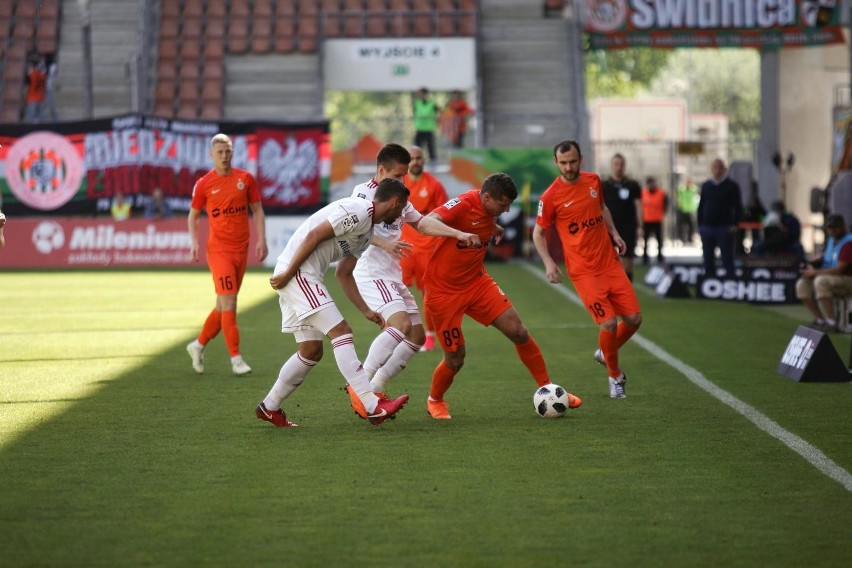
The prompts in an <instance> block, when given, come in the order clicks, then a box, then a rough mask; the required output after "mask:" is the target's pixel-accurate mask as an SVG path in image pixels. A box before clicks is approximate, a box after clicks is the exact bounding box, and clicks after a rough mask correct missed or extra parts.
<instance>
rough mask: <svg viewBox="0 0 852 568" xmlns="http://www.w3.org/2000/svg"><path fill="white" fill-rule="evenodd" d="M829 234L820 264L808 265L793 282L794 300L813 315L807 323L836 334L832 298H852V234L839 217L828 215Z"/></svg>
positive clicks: (826, 224) (836, 328) (827, 226)
mask: <svg viewBox="0 0 852 568" xmlns="http://www.w3.org/2000/svg"><path fill="white" fill-rule="evenodd" d="M825 228H826V232H827V233H828V235H829V238H828V242H826V244H825V254H823V257H822V260H821V261H820V262H815V263H813V264H808V265H807V266H806V267H805V268H804V270H802V276H801V278H799V279H798V280H797V281H796V297H797V298H798V299H800V300H801V301H802V303H803V304H804V305H805V307H807V308H808V310H810V312H811V314H813V316H814V321H813V323H812V324H811V325H812V326H813V327H815V328H817V329H821V330H824V331H838V327H837V319H836V316H835V313H834V298H837V297H843V296H852V234H850V233H849V232H848V231H847V229H846V221H844V219H843V216H841V215H829V216H828V218H827V219H826V222H825Z"/></svg>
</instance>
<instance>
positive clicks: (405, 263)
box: [400, 146, 447, 351]
mask: <svg viewBox="0 0 852 568" xmlns="http://www.w3.org/2000/svg"><path fill="white" fill-rule="evenodd" d="M408 152H409V153H410V154H411V163H410V164H409V165H408V174H406V176H405V178H404V183H405V186H406V187H407V188H408V189H409V190H410V191H411V197H409V198H408V202H409V203H411V205H412V206H413V207H414V208H415V209H417V211H419V212H420V214H421V215H428V214H429V213H430V212H432V210H434V209H437V208H438V207H440V206H441V205H443V204H444V203H446V202H447V191H446V190H445V189H444V185H443V184H442V183H441V182H440V180H438V178H436V177H435V176H433V175H432V174H430V173H429V172H427V171H425V170H424V169H423V164H424V163H425V161H426V158H425V156H424V155H423V149H422V148H420V147H419V146H411V147H410V148H409V149H408ZM402 240H403V241H404V242H406V243H410V244H411V245H412V248H411V252H409V253H408V255H407V256H402V257H401V259H400V264H401V265H402V283H403V284H405V285H406V286H408V287H411V286H412V285H416V286H417V289H418V290H420V292H421V294H422V296H423V297H424V298H425V297H426V284H425V276H426V264H427V263H428V262H429V257H430V256H432V251H433V250H434V248H435V244H436V242H437V240H438V239H437V238H436V237H430V236H428V235H424V234H423V233H420V232H419V231H417V230H415V229H414V227H412V226H411V225H409V224H408V223H403V225H402ZM423 326H424V327H425V328H426V342H425V343H424V344H423V347H422V348H421V349H420V350H421V351H432V350H433V349H435V326H434V325H433V324H432V315H431V314H430V313H429V310H428V308H427V307H426V304H425V302H424V304H423Z"/></svg>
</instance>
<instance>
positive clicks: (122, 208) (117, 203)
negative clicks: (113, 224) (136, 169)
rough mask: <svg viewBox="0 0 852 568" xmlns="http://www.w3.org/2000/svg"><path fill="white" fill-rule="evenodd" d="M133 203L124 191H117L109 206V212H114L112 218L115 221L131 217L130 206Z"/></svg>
mask: <svg viewBox="0 0 852 568" xmlns="http://www.w3.org/2000/svg"><path fill="white" fill-rule="evenodd" d="M131 207H132V204H131V203H130V200H129V199H126V198H125V197H124V193H122V192H121V191H116V192H115V197H114V198H113V199H112V206H111V207H110V208H109V212H110V213H111V214H112V218H113V220H115V221H126V220H127V219H130V208H131Z"/></svg>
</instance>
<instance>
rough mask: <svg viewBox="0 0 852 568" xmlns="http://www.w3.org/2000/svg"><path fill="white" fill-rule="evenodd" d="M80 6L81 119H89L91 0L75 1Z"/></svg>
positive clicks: (91, 105) (91, 113)
mask: <svg viewBox="0 0 852 568" xmlns="http://www.w3.org/2000/svg"><path fill="white" fill-rule="evenodd" d="M77 4H78V5H79V6H80V22H81V23H80V30H81V32H82V39H83V118H86V119H91V118H92V116H93V114H94V112H93V110H94V104H93V102H92V97H93V86H92V13H91V10H90V5H91V0H77Z"/></svg>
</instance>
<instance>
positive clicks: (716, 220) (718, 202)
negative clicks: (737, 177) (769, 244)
mask: <svg viewBox="0 0 852 568" xmlns="http://www.w3.org/2000/svg"><path fill="white" fill-rule="evenodd" d="M710 172H711V173H712V174H713V177H712V178H711V179H708V180H707V181H705V182H704V184H703V185H702V186H701V200H700V201H699V202H698V232H699V234H700V235H701V245H702V248H703V252H704V274H705V275H707V276H715V275H716V248H717V247H718V248H719V254H720V256H721V257H722V266H723V267H724V268H725V274H726V275H727V276H734V275H735V274H736V272H735V271H734V235H736V233H737V223H738V222H739V220H740V218H741V217H742V212H743V203H742V198H741V197H740V186H739V185H737V182H735V181H734V180H732V179H730V178H729V177H728V176H727V172H728V169H727V167H726V166H725V162H724V161H723V160H721V159H720V158H716V159H715V160H713V164H712V165H711V166H710Z"/></svg>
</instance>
